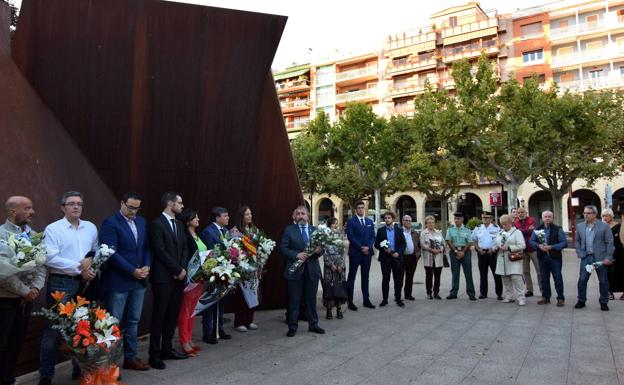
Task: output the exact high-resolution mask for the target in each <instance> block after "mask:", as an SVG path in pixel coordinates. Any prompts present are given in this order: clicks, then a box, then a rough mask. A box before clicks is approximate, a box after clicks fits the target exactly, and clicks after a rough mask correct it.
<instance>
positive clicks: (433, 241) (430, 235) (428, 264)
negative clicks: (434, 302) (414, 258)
mask: <svg viewBox="0 0 624 385" xmlns="http://www.w3.org/2000/svg"><path fill="white" fill-rule="evenodd" d="M435 226H436V220H435V217H434V216H432V215H429V216H427V217H425V229H424V230H423V231H422V232H421V233H420V246H421V247H422V251H421V259H422V260H423V266H424V267H425V286H426V288H427V298H429V299H434V298H435V299H442V297H440V275H441V274H442V267H445V266H446V267H448V266H449V264H448V259H446V255H445V254H444V249H445V244H446V243H445V242H444V237H443V236H442V232H441V231H440V230H438V229H436V227H435ZM432 293H433V295H432Z"/></svg>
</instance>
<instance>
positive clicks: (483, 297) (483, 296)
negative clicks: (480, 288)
mask: <svg viewBox="0 0 624 385" xmlns="http://www.w3.org/2000/svg"><path fill="white" fill-rule="evenodd" d="M486 298H487V295H484V294H481V295H480V296H479V299H486Z"/></svg>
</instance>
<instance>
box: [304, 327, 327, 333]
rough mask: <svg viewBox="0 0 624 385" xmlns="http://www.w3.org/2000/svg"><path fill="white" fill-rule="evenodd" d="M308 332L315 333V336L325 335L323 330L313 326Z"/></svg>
mask: <svg viewBox="0 0 624 385" xmlns="http://www.w3.org/2000/svg"><path fill="white" fill-rule="evenodd" d="M308 331H310V332H312V333H316V334H325V329H322V328H321V327H319V326H313V327H311V328H309V329H308Z"/></svg>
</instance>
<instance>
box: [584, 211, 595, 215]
mask: <svg viewBox="0 0 624 385" xmlns="http://www.w3.org/2000/svg"><path fill="white" fill-rule="evenodd" d="M593 214H594V213H593V212H591V211H590V212H588V213H586V212H584V213H583V215H593Z"/></svg>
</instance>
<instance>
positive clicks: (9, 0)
mask: <svg viewBox="0 0 624 385" xmlns="http://www.w3.org/2000/svg"><path fill="white" fill-rule="evenodd" d="M0 4H6V5H7V6H8V7H9V10H10V12H11V14H10V16H9V17H10V20H9V25H10V27H11V39H13V36H14V35H15V28H16V27H17V19H18V17H19V9H18V8H17V6H16V5H15V1H13V0H0Z"/></svg>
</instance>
